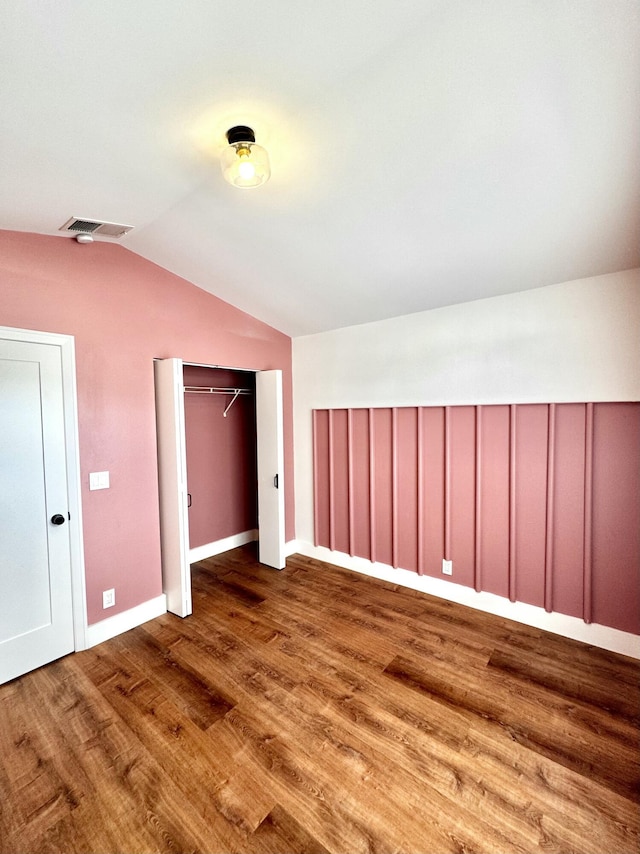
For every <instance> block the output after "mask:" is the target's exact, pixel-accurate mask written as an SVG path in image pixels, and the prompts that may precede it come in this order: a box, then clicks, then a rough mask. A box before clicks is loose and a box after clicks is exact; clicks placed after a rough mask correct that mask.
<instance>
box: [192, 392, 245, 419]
mask: <svg viewBox="0 0 640 854" xmlns="http://www.w3.org/2000/svg"><path fill="white" fill-rule="evenodd" d="M184 391H185V394H232V395H233V397H232V398H231V400H230V401H229V403H228V404H227V405H226V407H225V410H224V412H223V413H222V416H223V418H226V417H227V412H228V411H229V410H230V409H231V407H232V406H233V404H234V403H235V402H236V400H237V399H238V396H239V395H241V394H253V391H252V390H251V389H250V388H211V387H207V386H200V385H186V386H185V387H184Z"/></svg>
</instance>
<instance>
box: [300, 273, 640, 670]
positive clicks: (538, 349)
mask: <svg viewBox="0 0 640 854" xmlns="http://www.w3.org/2000/svg"><path fill="white" fill-rule="evenodd" d="M639 328H640V269H638V270H627V271H624V272H620V273H613V274H610V275H605V276H598V277H595V278H590V279H582V280H579V281H574V282H566V283H563V284H559V285H551V286H548V287H542V288H537V289H535V290H531V291H524V292H521V293H516V294H509V295H505V296H498V297H492V298H490V299H484V300H478V301H476V302H470V303H463V304H461V305H454V306H449V307H446V308H441V309H436V310H434V311H427V312H421V313H418V314H412V315H406V316H403V317H397V318H392V319H390V320H385V321H379V322H376V323H368V324H363V325H361V326H352V327H348V328H345V329H337V330H334V331H331V332H325V333H318V334H316V335H308V336H302V337H299V338H294V339H293V342H292V358H293V387H294V459H295V474H296V477H295V495H296V536H297V539H298V541H299V544H300V545H301V550H303V551H304V553H305V554H306V553H307V551H306V549H307V548H308V546H307V545H306V544H311V543H313V542H314V530H313V501H314V498H313V443H312V411H313V410H314V409H338V408H345V409H349V408H358V407H378V406H384V407H394V406H395V407H401V406H442V405H449V406H454V405H461V404H496V403H503V404H514V403H548V402H550V401H551V402H556V403H565V402H566V403H568V402H580V401H585V400H587V401H594V402H595V401H626V400H640V336H639V335H638V329H639ZM309 547H311V548H313V546H309ZM335 554H336V553H334V552H328V555H329V556H328V557H325V558H323V559H326V560H329V561H330V562H334V563H335V562H336V561H335ZM365 563H366V564H368V562H367V561H365ZM369 567H370V568H371V571H372V572H373V569H375V567H376V565H375V564H369ZM358 571H364V569H363V568H362V566H361V568H360V569H359V570H358ZM394 572H398V570H395V571H394ZM408 574H409V575H411V573H408ZM396 583H401V582H400V581H399V580H396ZM455 586H458V587H459V585H455ZM469 592H470V594H473V595H474V596H478V595H483V596H491V595H492V594H476V593H475V591H473V590H470V591H469ZM436 595H443V594H436ZM472 598H473V597H472ZM493 598H495V599H497V600H498V601H499V602H502V601H503V600H501V598H500V597H493ZM479 601H481V600H477V599H475V600H474V602H475V603H476V604H474V605H473V607H479V605H478V604H477V603H478V602H479ZM504 601H505V602H506V603H507V605H510V604H511V603H509V601H508V600H504ZM469 604H471V603H469ZM496 607H497V606H496ZM517 607H518V608H519V609H520V610H519V611H518V614H519V616H515V615H514V616H511V612H510V614H509V616H510V618H511V619H520V621H521V622H527V621H528V619H531V620H535V619H537V617H536V615H535V613H534V611H529V610H527V609H528V608H531V607H532V606H524V605H518V606H517ZM511 610H513V609H511ZM545 613H546V612H545ZM514 614H515V612H514ZM552 616H554V618H556V619H558V620H561V621H571V619H572V618H569V617H561V615H552ZM578 622H579V623H581V622H582V621H578ZM531 624H532V625H537V623H536V622H533V623H531ZM564 624H565V623H564V622H563V623H558V625H564ZM567 625H569V624H568V623H567ZM600 629H603V630H604V627H600ZM600 629H595V630H593V631H592V632H591V636H592V637H593V638H595V637H596V636H598V637H599V635H598V631H599V630H600ZM571 630H572V631H573V629H571ZM549 631H554V629H552V628H550V629H549ZM558 631H559V633H563V632H562V630H561V629H558ZM567 631H568V629H567ZM605 631H606V632H607V635H608V636H609V634H610V633H611V632H615V631H616V630H613V629H610V630H609V629H607V630H605ZM620 634H621V635H624V634H625V633H624V632H622V633H620ZM568 636H569V637H572V636H573V635H571V634H569V635H568ZM632 637H633V636H632ZM578 639H582V638H578ZM636 640H637V639H636ZM587 642H589V643H598V641H597V640H595V639H593V640H589V641H587ZM598 645H600V644H599V643H598ZM603 645H604V646H605V648H609V647H607V646H606V644H605V643H604V642H603ZM626 654H629V653H626Z"/></svg>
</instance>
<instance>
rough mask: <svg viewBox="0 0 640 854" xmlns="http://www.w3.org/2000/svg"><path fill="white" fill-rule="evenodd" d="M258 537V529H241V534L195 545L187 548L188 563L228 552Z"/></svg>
mask: <svg viewBox="0 0 640 854" xmlns="http://www.w3.org/2000/svg"><path fill="white" fill-rule="evenodd" d="M257 539H258V531H257V530H256V529H254V530H252V531H243V532H242V533H241V534H234V535H233V536H232V537H224V539H222V540H215V541H214V542H213V543H205V545H204V546H196V547H195V548H193V549H189V563H197V562H198V561H199V560H206V559H207V558H208V557H214V555H219V554H222V553H223V552H228V551H230V550H231V549H237V548H238V546H244V545H245V544H246V543H252V542H253V541H254V540H257Z"/></svg>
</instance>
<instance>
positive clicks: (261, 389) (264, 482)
mask: <svg viewBox="0 0 640 854" xmlns="http://www.w3.org/2000/svg"><path fill="white" fill-rule="evenodd" d="M282 422H283V419H282V371H259V372H258V373H257V374H256V425H257V434H258V436H257V438H258V553H259V560H260V563H264V564H266V565H267V566H272V567H273V568H274V569H283V568H284V565H285V539H284V538H285V533H284V473H283V472H284V439H283V429H282Z"/></svg>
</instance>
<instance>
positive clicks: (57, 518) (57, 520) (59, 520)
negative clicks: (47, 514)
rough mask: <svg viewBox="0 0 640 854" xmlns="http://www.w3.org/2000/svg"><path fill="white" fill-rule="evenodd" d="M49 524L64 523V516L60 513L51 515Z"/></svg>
mask: <svg viewBox="0 0 640 854" xmlns="http://www.w3.org/2000/svg"><path fill="white" fill-rule="evenodd" d="M51 524H52V525H64V516H63V515H62V513H56V515H55V516H52V517H51Z"/></svg>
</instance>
